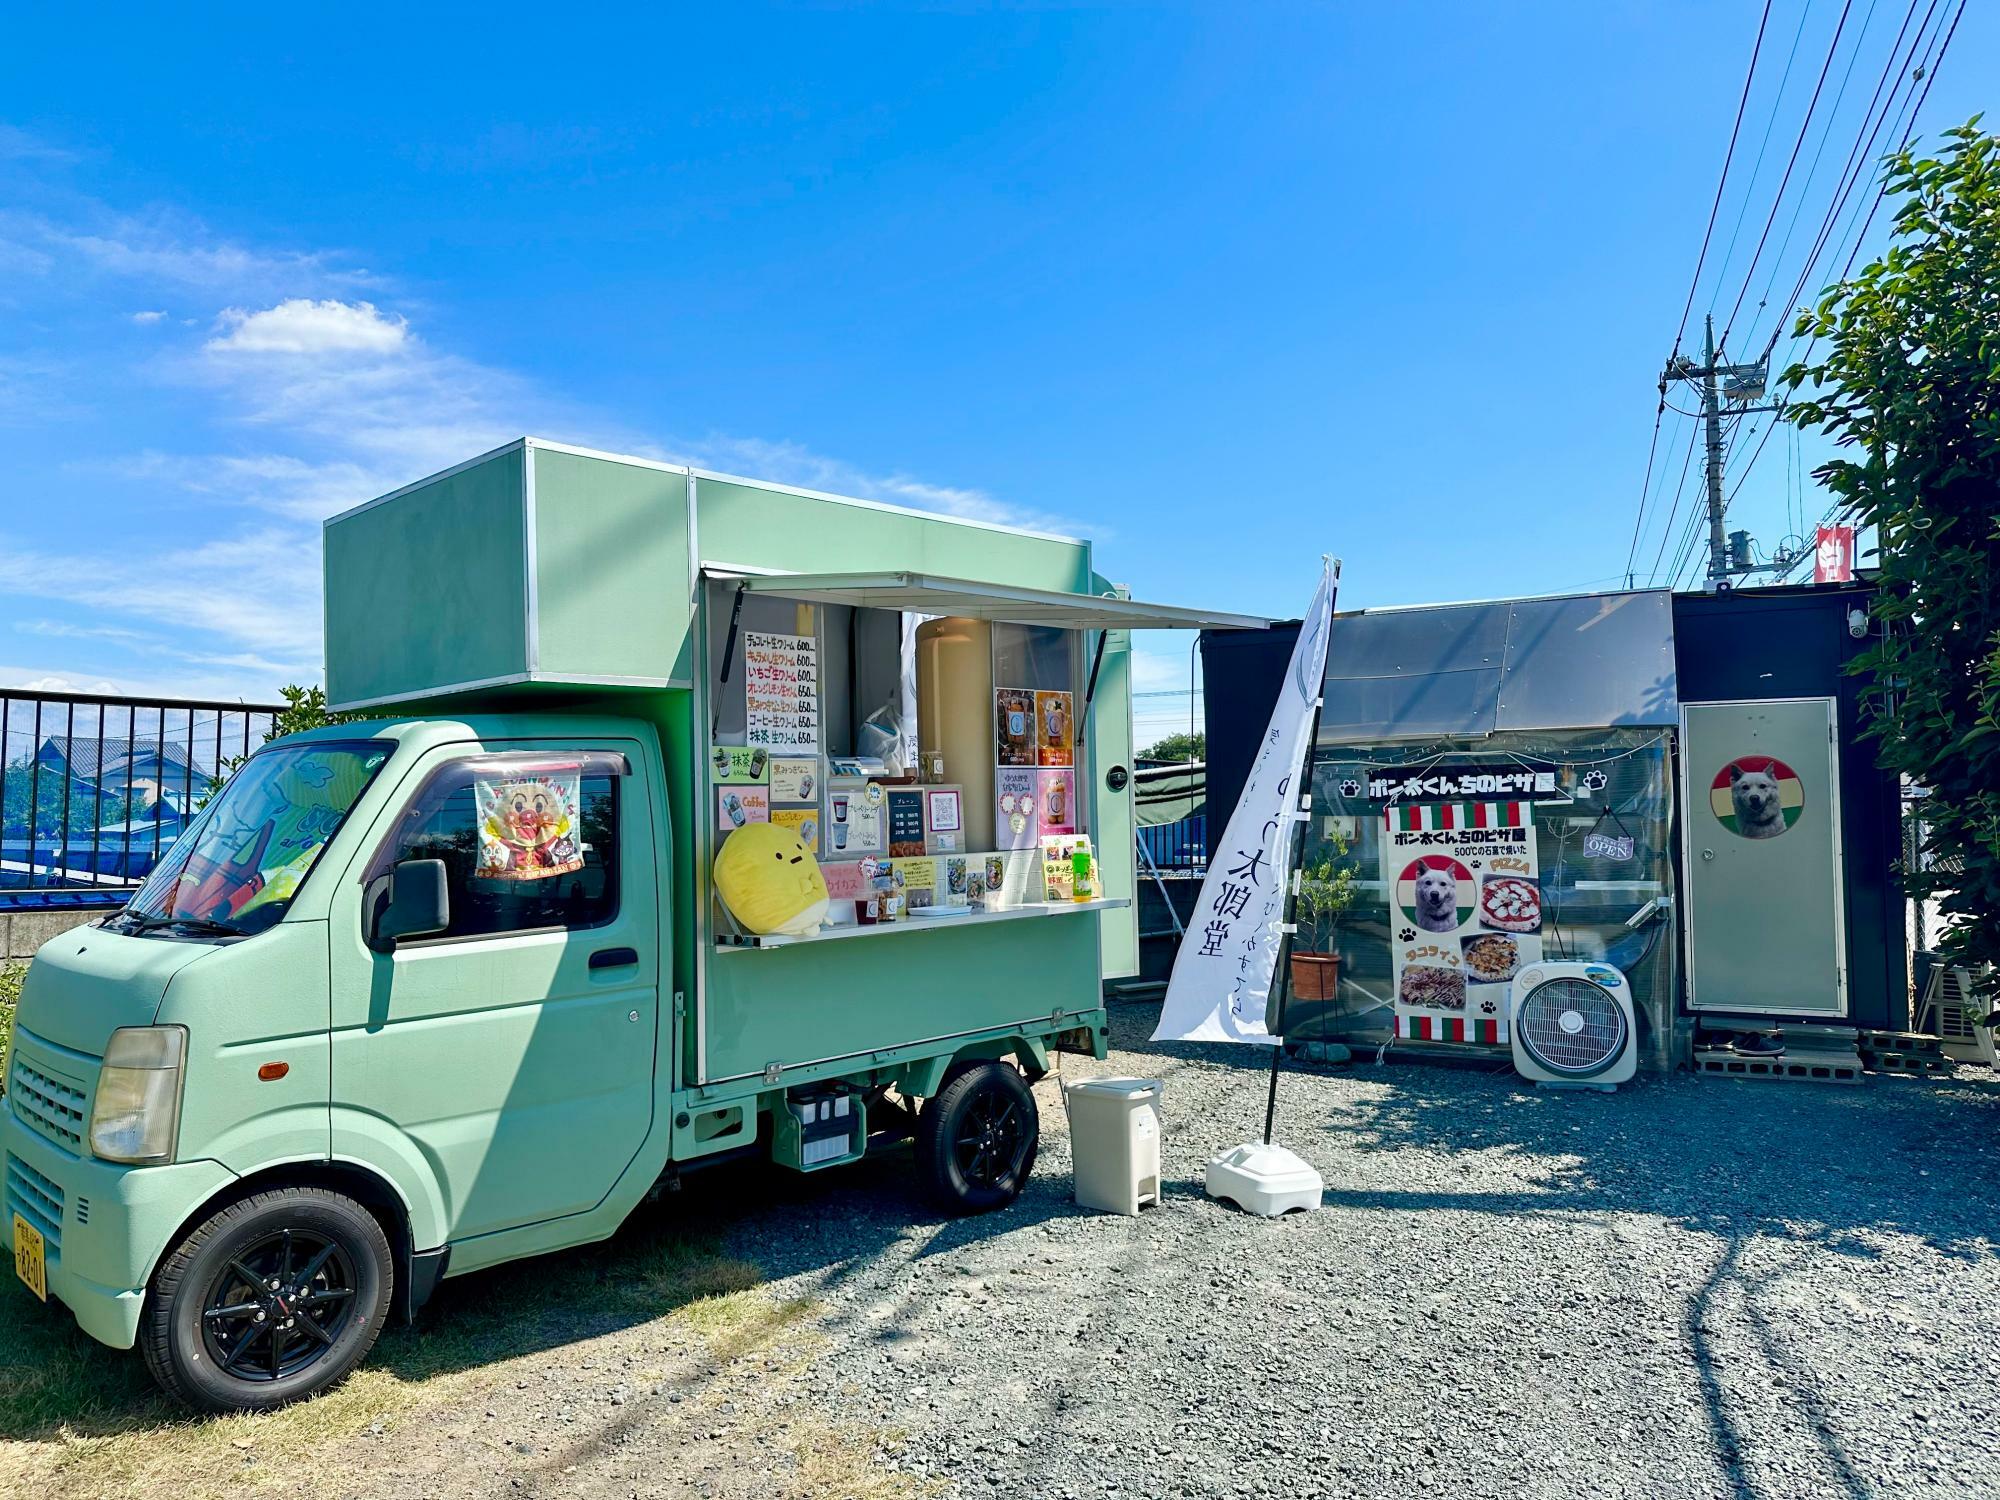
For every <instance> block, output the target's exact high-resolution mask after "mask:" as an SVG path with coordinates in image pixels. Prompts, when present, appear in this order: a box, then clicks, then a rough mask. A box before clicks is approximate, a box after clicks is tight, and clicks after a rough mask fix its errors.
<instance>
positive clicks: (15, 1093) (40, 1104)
mask: <svg viewBox="0 0 2000 1500" xmlns="http://www.w3.org/2000/svg"><path fill="white" fill-rule="evenodd" d="M7 1098H8V1100H9V1101H10V1102H11V1103H12V1104H13V1106H14V1115H15V1118H17V1119H18V1120H20V1122H21V1123H22V1124H23V1125H25V1126H27V1127H28V1128H29V1129H30V1130H32V1131H34V1132H35V1133H36V1134H37V1135H40V1136H45V1137H46V1138H48V1139H49V1140H52V1141H54V1142H55V1143H56V1144H57V1145H58V1146H61V1147H63V1148H64V1149H65V1150H68V1151H74V1152H76V1153H77V1154H78V1155H81V1154H82V1153H83V1130H84V1114H83V1090H82V1089H79V1088H75V1087H73V1086H71V1085H70V1084H67V1083H64V1082H63V1081H62V1080H61V1079H60V1078H51V1077H50V1076H49V1075H48V1074H47V1073H44V1072H43V1071H42V1070H41V1069H39V1068H37V1067H35V1066H34V1065H33V1064H32V1063H29V1062H26V1061H24V1060H23V1059H22V1058H21V1057H20V1056H19V1055H18V1054H16V1056H15V1058H14V1072H13V1076H12V1077H11V1078H10V1079H8V1081H7Z"/></svg>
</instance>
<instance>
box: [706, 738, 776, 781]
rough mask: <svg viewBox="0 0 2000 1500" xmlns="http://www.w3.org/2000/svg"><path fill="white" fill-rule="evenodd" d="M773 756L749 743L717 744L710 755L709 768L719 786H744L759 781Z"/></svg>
mask: <svg viewBox="0 0 2000 1500" xmlns="http://www.w3.org/2000/svg"><path fill="white" fill-rule="evenodd" d="M770 759H771V757H770V756H769V755H767V754H765V752H764V751H762V750H752V749H751V748H750V747H749V746H747V745H717V746H716V747H715V750H714V751H713V753H711V754H710V756H709V768H710V769H711V770H712V771H713V772H714V773H715V774H714V778H713V779H714V781H715V782H716V784H717V785H718V786H721V785H732V786H742V785H744V784H745V783H748V782H759V781H762V780H763V779H764V777H765V773H766V771H767V770H768V769H769V765H770Z"/></svg>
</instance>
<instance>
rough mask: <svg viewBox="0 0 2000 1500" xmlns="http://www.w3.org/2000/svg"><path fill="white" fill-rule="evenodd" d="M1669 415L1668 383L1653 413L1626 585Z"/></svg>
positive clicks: (1627, 551)
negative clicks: (1662, 431)
mask: <svg viewBox="0 0 2000 1500" xmlns="http://www.w3.org/2000/svg"><path fill="white" fill-rule="evenodd" d="M1666 416H1667V392H1666V383H1665V382H1664V381H1662V382H1661V386H1660V407H1659V410H1658V411H1656V412H1654V413H1653V440H1652V442H1650V443H1648V444H1647V445H1646V477H1645V478H1644V479H1642V480H1640V481H1639V514H1638V515H1637V516H1636V517H1634V518H1633V521H1632V544H1631V545H1630V546H1629V547H1627V548H1626V549H1625V587H1626V588H1628V589H1629V588H1630V587H1632V558H1633V556H1634V555H1635V554H1636V553H1637V552H1638V550H1639V528H1640V527H1642V526H1644V525H1645V524H1646V496H1647V494H1648V493H1649V492H1650V491H1651V490H1652V488H1653V456H1654V455H1655V454H1656V453H1658V452H1659V451H1660V423H1661V422H1663V421H1665V420H1666Z"/></svg>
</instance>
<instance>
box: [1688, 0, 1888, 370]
mask: <svg viewBox="0 0 2000 1500" xmlns="http://www.w3.org/2000/svg"><path fill="white" fill-rule="evenodd" d="M1913 3H1914V0H1913ZM1770 20H1771V0H1764V13H1763V15H1761V16H1759V17H1758V18H1757V40H1756V41H1755V42H1753V43H1751V46H1750V67H1749V69H1748V71H1746V72H1745V73H1744V75H1743V95H1742V97H1741V98H1740V99H1738V100H1737V101H1736V123H1735V124H1734V125H1732V126H1730V127H1729V149H1728V150H1727V151H1725V152H1723V154H1722V176H1721V177H1719V178H1718V179H1717V180H1716V184H1715V202H1713V203H1712V204H1710V205H1709V209H1708V228H1706V229H1704V230H1703V231H1702V234H1701V253H1700V254H1699V255H1697V256H1696V257H1695V262H1694V280H1692V281H1690V282H1689V283H1688V294H1687V305H1686V306H1684V307H1683V308H1681V326H1680V328H1679V329H1678V330H1677V331H1676V332H1675V334H1674V353H1676V354H1678V353H1679V352H1680V347H1681V339H1682V337H1683V336H1684V335H1685V334H1686V333H1687V321H1688V314H1689V313H1691V312H1693V311H1694V294H1695V288H1696V287H1698V286H1700V285H1701V269H1702V267H1703V266H1704V265H1706V264H1707V262H1708V242H1709V239H1710V237H1711V236H1713V235H1714V233H1715V216H1716V214H1717V212H1719V211H1720V210H1721V208H1722V189H1723V186H1724V185H1725V184H1726V183H1727V182H1728V181H1729V163H1730V162H1731V161H1732V160H1733V159H1734V158H1735V156H1736V137H1737V134H1738V133H1739V132H1740V131H1741V130H1742V129H1743V109H1744V106H1746V105H1747V104H1749V102H1750V80H1751V79H1753V78H1755V77H1756V76H1757V54H1758V53H1759V52H1761V51H1763V49H1764V28H1765V26H1766V25H1768V24H1769V22H1770Z"/></svg>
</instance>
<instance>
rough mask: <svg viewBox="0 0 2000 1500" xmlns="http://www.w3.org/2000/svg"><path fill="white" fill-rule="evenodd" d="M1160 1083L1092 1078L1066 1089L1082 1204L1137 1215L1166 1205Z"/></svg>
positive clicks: (1064, 1096)
mask: <svg viewBox="0 0 2000 1500" xmlns="http://www.w3.org/2000/svg"><path fill="white" fill-rule="evenodd" d="M1160 1087H1161V1086H1160V1080H1159V1079H1157V1078H1092V1079H1089V1080H1087V1081H1085V1082H1083V1083H1072V1084H1070V1085H1069V1086H1068V1087H1066V1088H1065V1089H1064V1090H1063V1103H1064V1105H1065V1106H1066V1107H1067V1109H1068V1111H1069V1139H1070V1150H1071V1152H1072V1153H1073V1155H1074V1156H1075V1159H1076V1201H1077V1204H1078V1206H1079V1207H1082V1208H1097V1209H1102V1210H1104V1211H1105V1212H1106V1213H1114V1214H1136V1213H1138V1212H1139V1210H1140V1209H1141V1208H1142V1207H1143V1206H1145V1205H1146V1204H1148V1203H1151V1204H1155V1205H1157V1204H1158V1203H1159V1201H1160Z"/></svg>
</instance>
